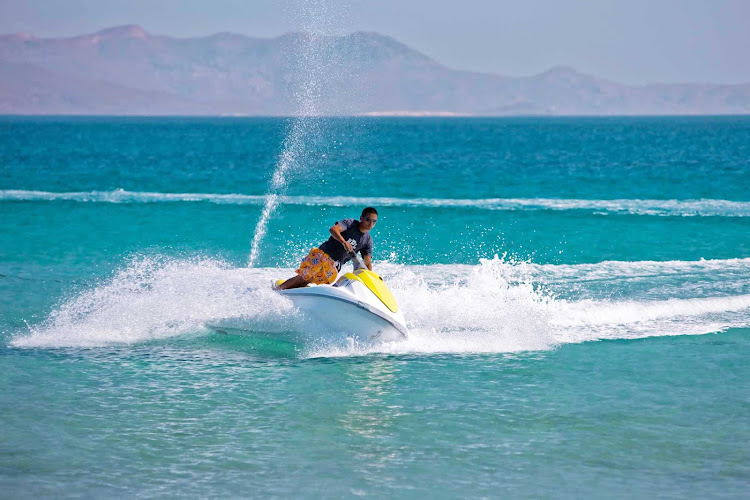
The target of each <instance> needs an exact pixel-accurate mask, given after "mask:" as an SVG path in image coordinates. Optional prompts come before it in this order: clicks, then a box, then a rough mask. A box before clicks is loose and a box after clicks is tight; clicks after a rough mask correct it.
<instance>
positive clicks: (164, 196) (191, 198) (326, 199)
mask: <svg viewBox="0 0 750 500" xmlns="http://www.w3.org/2000/svg"><path fill="white" fill-rule="evenodd" d="M0 201H75V202H82V203H175V202H209V203H218V204H229V205H263V204H264V203H265V202H266V196H264V195H248V194H219V193H158V192H141V191H125V190H122V189H116V190H113V191H73V192H51V191H27V190H17V189H16V190H13V189H6V190H0ZM278 202H279V203H281V204H286V205H304V206H327V207H360V206H365V205H373V206H379V207H404V208H419V207H421V208H471V209H479V210H509V211H513V210H557V211H559V210H585V211H592V212H596V213H602V214H633V215H656V216H682V217H690V216H703V217H716V216H719V217H748V216H750V202H748V201H731V200H719V199H697V200H640V199H616V200H585V199H557V198H481V199H462V198H392V197H351V196H280V197H279V199H278Z"/></svg>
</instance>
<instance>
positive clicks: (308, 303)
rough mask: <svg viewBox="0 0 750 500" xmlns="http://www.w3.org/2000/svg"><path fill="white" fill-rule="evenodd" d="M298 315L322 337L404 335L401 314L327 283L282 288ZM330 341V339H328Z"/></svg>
mask: <svg viewBox="0 0 750 500" xmlns="http://www.w3.org/2000/svg"><path fill="white" fill-rule="evenodd" d="M281 294H282V295H284V296H285V297H287V298H288V299H290V300H291V301H292V302H293V303H294V305H295V307H297V308H298V309H299V310H300V312H302V314H303V315H304V316H305V317H307V318H309V319H310V320H312V321H313V323H314V324H316V325H317V326H318V327H321V328H322V329H323V330H325V332H323V333H325V336H326V337H330V336H332V335H333V336H336V337H338V338H339V340H345V339H354V340H356V341H358V342H364V343H374V342H394V341H400V340H404V339H405V338H406V334H407V329H406V325H405V322H404V319H403V314H401V313H391V312H390V311H388V310H387V309H385V308H384V307H378V305H377V304H375V305H372V304H368V303H366V302H363V301H359V300H357V299H356V297H352V296H351V295H350V294H349V293H347V292H345V291H343V290H341V289H338V288H336V287H332V286H329V285H322V286H312V287H306V288H297V289H293V290H284V291H282V292H281ZM332 340H333V339H332Z"/></svg>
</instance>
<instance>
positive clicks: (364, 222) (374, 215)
mask: <svg viewBox="0 0 750 500" xmlns="http://www.w3.org/2000/svg"><path fill="white" fill-rule="evenodd" d="M377 221H378V211H377V210H375V209H374V208H372V207H367V208H365V209H364V210H362V215H361V216H360V217H359V229H360V230H361V231H369V230H370V229H372V228H373V227H374V226H375V223H376V222H377Z"/></svg>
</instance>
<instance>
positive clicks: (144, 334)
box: [10, 256, 750, 356]
mask: <svg viewBox="0 0 750 500" xmlns="http://www.w3.org/2000/svg"><path fill="white" fill-rule="evenodd" d="M376 270H377V271H378V272H379V273H380V274H381V275H382V276H383V278H384V279H385V280H386V282H387V283H388V285H389V287H390V288H391V290H392V291H393V293H394V295H395V296H396V299H397V300H398V302H399V305H400V307H401V309H403V311H404V313H405V315H406V320H407V325H408V327H409V331H410V335H409V338H408V340H406V341H404V342H398V343H394V344H381V345H376V346H371V347H357V346H352V345H346V346H338V345H337V346H325V345H324V346H320V345H315V346H314V347H311V348H308V349H307V350H306V351H305V352H306V355H310V356H340V355H344V356H349V355H361V354H367V353H370V352H386V353H394V354H405V353H411V354H421V353H505V352H519V351H539V350H549V349H554V348H555V347H557V346H560V345H563V344H568V343H580V342H588V341H595V340H604V339H636V338H648V337H658V336H664V335H699V334H706V333H714V332H721V331H725V330H727V329H729V328H746V327H750V259H729V260H708V261H670V262H615V261H608V262H601V263H594V264H580V265H573V266H571V265H538V264H533V263H528V262H513V261H507V260H504V259H500V258H497V257H496V258H495V259H491V260H482V261H481V262H480V263H479V264H476V265H462V264H455V265H426V266H405V265H399V264H392V263H387V262H380V263H377V262H376ZM292 272H293V271H292V270H291V269H280V268H236V267H233V266H231V265H229V264H227V263H226V262H223V261H220V260H215V259H171V258H165V257H160V256H156V257H139V258H134V259H133V260H131V261H130V262H128V263H127V264H126V265H125V266H124V267H123V268H122V269H121V270H120V271H118V272H117V273H115V274H114V275H113V276H112V277H111V278H109V279H107V280H104V281H102V282H101V283H98V284H96V285H93V286H91V287H90V288H89V289H87V290H85V291H83V292H81V293H79V294H77V295H75V296H72V297H70V298H68V299H66V300H64V301H62V302H61V303H60V305H58V306H57V307H56V308H55V309H54V310H53V311H52V312H51V313H50V314H49V316H48V317H47V318H46V319H45V320H44V321H43V322H41V323H39V324H35V325H32V326H30V327H29V329H28V331H24V332H18V333H17V334H16V335H15V336H14V338H13V339H12V340H11V343H10V344H11V346H14V347H23V348H40V347H43V348H50V347H100V346H110V345H131V344H137V343H142V342H148V341H153V340H159V339H169V338H173V337H177V336H184V335H196V334H197V335H203V334H206V333H208V332H210V331H211V330H210V328H209V325H210V324H212V323H213V322H216V321H219V320H223V319H227V318H243V321H244V322H245V323H246V324H247V323H249V324H250V325H251V328H252V330H253V331H254V332H263V333H264V334H270V335H274V333H283V332H289V331H294V330H295V329H299V328H304V325H303V323H301V322H300V321H299V318H298V316H297V314H296V310H295V309H294V308H293V306H292V304H291V302H290V301H288V300H287V299H286V298H284V297H283V296H281V295H279V294H276V293H274V292H273V291H271V289H270V286H269V284H270V283H271V280H273V279H275V278H278V277H279V276H287V275H290V274H291V273H292ZM633 280H634V281H633ZM625 283H627V284H628V286H624V284H625ZM633 283H635V285H633ZM247 334H248V335H252V334H253V333H252V332H247Z"/></svg>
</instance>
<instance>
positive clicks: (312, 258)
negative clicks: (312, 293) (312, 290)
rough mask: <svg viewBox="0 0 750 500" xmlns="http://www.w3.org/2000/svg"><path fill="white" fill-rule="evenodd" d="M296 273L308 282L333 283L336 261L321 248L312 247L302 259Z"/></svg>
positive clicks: (318, 283)
mask: <svg viewBox="0 0 750 500" xmlns="http://www.w3.org/2000/svg"><path fill="white" fill-rule="evenodd" d="M297 274H299V275H300V276H302V277H303V278H304V280H305V281H307V282H308V283H315V284H316V285H323V284H329V283H333V282H334V281H336V274H337V271H336V263H335V262H334V261H333V259H332V258H330V257H329V256H328V254H327V253H325V252H324V251H323V250H320V249H318V248H313V249H312V250H310V253H309V254H307V257H305V258H304V260H302V264H300V266H299V269H297Z"/></svg>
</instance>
